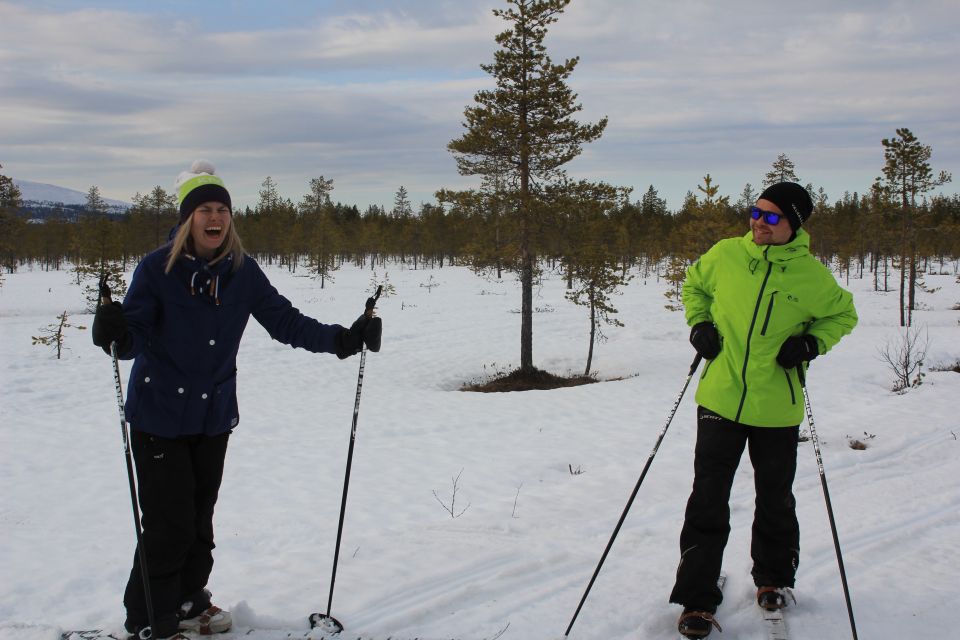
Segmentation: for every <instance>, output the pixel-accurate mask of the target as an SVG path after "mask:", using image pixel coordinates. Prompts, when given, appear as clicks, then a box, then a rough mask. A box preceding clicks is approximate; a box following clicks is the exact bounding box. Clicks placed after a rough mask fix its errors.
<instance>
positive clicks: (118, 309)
mask: <svg viewBox="0 0 960 640" xmlns="http://www.w3.org/2000/svg"><path fill="white" fill-rule="evenodd" d="M90 333H91V334H92V336H93V344H95V345H97V346H98V347H101V348H102V349H103V350H104V351H105V352H106V353H110V343H111V342H116V343H117V353H118V354H122V353H124V352H126V351H127V350H128V349H129V348H130V346H131V343H132V342H133V337H132V336H131V335H130V332H129V331H128V330H127V319H126V318H125V317H124V316H123V307H122V306H120V303H119V302H110V303H108V304H101V305H100V306H99V307H98V308H97V313H96V314H95V315H94V316H93V329H92V330H91V332H90Z"/></svg>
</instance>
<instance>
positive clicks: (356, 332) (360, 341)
mask: <svg viewBox="0 0 960 640" xmlns="http://www.w3.org/2000/svg"><path fill="white" fill-rule="evenodd" d="M382 333H383V321H382V320H380V318H377V317H370V316H368V315H367V314H366V313H364V314H363V315H362V316H360V317H359V318H357V319H356V320H355V321H354V323H353V324H352V325H350V328H349V329H344V330H343V331H341V332H340V335H338V336H337V357H338V358H340V359H341V360H343V359H344V358H349V357H350V356H352V355H355V354H357V353H360V350H361V349H363V345H367V349H369V350H370V351H374V352H377V351H380V336H381V334H382Z"/></svg>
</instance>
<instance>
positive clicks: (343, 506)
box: [310, 286, 383, 634]
mask: <svg viewBox="0 0 960 640" xmlns="http://www.w3.org/2000/svg"><path fill="white" fill-rule="evenodd" d="M382 292H383V287H382V286H378V287H377V292H376V294H374V296H373V297H372V298H367V303H366V308H365V310H364V315H366V316H367V317H368V318H370V319H371V320H372V319H373V310H374V307H376V306H377V300H379V299H380V294H381V293H382ZM376 348H377V347H375V349H376ZM366 363H367V346H366V344H363V346H362V347H361V349H360V373H359V374H358V375H357V395H356V397H355V398H354V401H353V422H352V424H351V426H350V445H349V447H348V448H347V470H346V472H345V474H344V477H343V497H342V498H341V499H340V523H339V524H338V525H337V543H336V545H335V546H334V549H333V573H332V574H331V576H330V594H329V596H328V597H327V612H326V613H325V614H323V613H312V614H310V628H311V629H314V628H316V627H321V626H322V627H323V628H324V631H326V632H327V633H330V634H337V633H340V632H341V631H343V625H342V624H341V623H340V621H339V620H337V619H336V618H334V617H333V616H331V615H330V609H331V607H332V606H333V586H334V584H336V581H337V564H338V563H339V560H340V541H341V540H342V539H343V520H344V516H345V514H346V511H347V490H348V489H349V487H350V469H351V467H352V466H353V445H354V442H356V440H357V416H359V415H360V391H361V390H362V389H363V370H364V367H365V366H366Z"/></svg>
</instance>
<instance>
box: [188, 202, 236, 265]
mask: <svg viewBox="0 0 960 640" xmlns="http://www.w3.org/2000/svg"><path fill="white" fill-rule="evenodd" d="M232 222H233V220H232V217H231V215H230V208H229V207H227V205H225V204H223V203H222V202H204V203H203V204H201V205H200V206H199V207H197V208H196V209H194V211H193V222H192V223H191V224H190V237H191V238H193V247H194V250H195V251H196V252H197V255H198V256H199V257H201V258H206V259H208V260H209V259H210V258H213V257H214V256H215V255H216V253H217V249H219V248H220V245H221V244H223V241H224V239H226V237H227V231H228V230H229V229H230V224H231V223H232Z"/></svg>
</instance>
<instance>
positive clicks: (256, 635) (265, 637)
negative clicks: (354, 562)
mask: <svg viewBox="0 0 960 640" xmlns="http://www.w3.org/2000/svg"><path fill="white" fill-rule="evenodd" d="M508 628H510V623H509V622H508V623H507V624H506V625H505V626H504V627H503V628H502V629H500V630H499V631H497V632H496V633H494V634H493V635H490V636H486V637H484V638H482V639H481V640H498V639H499V638H500V637H501V636H503V634H505V633H506V632H507V629H508ZM180 633H182V634H183V635H185V636H186V637H188V638H190V639H191V640H193V639H194V638H196V639H197V640H200V639H201V638H203V637H209V636H200V635H199V634H197V633H194V632H188V631H181V632H180ZM131 637H133V636H130V635H129V634H126V633H121V634H119V635H117V633H116V632H113V631H109V630H106V629H83V630H74V631H64V632H62V633H61V634H60V640H127V639H128V638H131ZM215 638H216V640H431V639H430V638H429V637H428V636H417V637H415V638H414V637H403V636H394V635H389V636H367V635H353V634H351V633H348V632H346V631H341V632H339V633H335V634H330V633H327V632H322V631H320V630H318V629H311V630H309V631H284V630H282V629H254V628H250V627H239V628H234V629H231V630H230V631H226V632H224V633H218V634H216V635H215ZM435 640H456V638H452V637H450V636H443V637H442V639H441V638H440V637H437V638H436V639H435Z"/></svg>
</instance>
